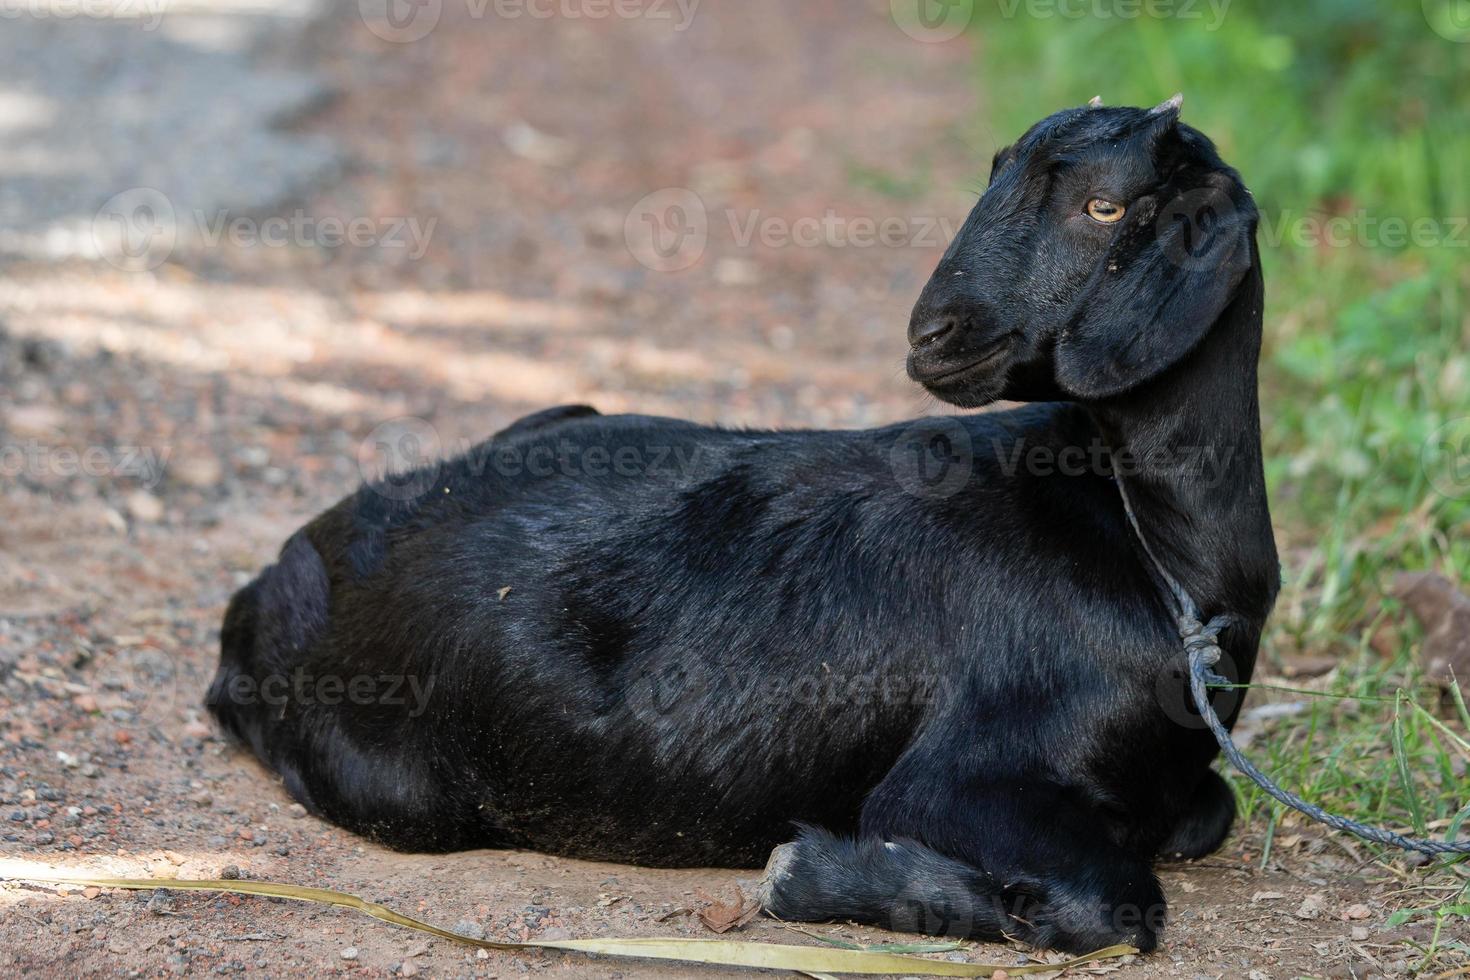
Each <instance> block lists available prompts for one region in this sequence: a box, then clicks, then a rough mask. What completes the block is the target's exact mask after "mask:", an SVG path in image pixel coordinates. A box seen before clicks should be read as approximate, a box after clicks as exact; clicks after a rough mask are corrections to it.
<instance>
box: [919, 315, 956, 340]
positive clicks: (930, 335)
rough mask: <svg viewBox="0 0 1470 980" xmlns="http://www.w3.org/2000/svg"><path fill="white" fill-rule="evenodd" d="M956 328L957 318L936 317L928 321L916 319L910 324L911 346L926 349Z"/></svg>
mask: <svg viewBox="0 0 1470 980" xmlns="http://www.w3.org/2000/svg"><path fill="white" fill-rule="evenodd" d="M954 328H955V318H954V317H952V316H935V317H930V318H929V319H927V320H923V319H915V320H914V321H912V322H911V323H910V324H909V345H910V346H911V347H926V346H928V345H929V344H932V343H934V342H935V341H936V340H939V339H940V338H942V337H943V336H944V335H945V334H947V333H949V332H950V331H951V330H953V329H954Z"/></svg>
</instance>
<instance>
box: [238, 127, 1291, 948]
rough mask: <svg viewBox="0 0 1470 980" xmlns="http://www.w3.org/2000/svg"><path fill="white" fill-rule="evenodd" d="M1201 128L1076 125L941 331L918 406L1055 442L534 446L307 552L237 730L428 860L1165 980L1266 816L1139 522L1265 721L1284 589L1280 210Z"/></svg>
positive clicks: (343, 809) (1031, 136) (294, 561)
mask: <svg viewBox="0 0 1470 980" xmlns="http://www.w3.org/2000/svg"><path fill="white" fill-rule="evenodd" d="M1178 112H1179V105H1178V101H1177V100H1171V101H1170V102H1167V103H1165V104H1164V105H1162V106H1160V107H1158V108H1157V109H1154V110H1142V109H1131V108H1104V107H1099V106H1091V107H1087V108H1081V109H1074V110H1068V111H1064V112H1059V113H1057V114H1055V115H1053V116H1051V117H1049V118H1047V119H1045V120H1043V121H1042V122H1040V123H1038V124H1037V125H1036V126H1034V127H1033V128H1032V129H1031V130H1030V131H1029V132H1027V133H1026V135H1025V136H1024V137H1022V139H1021V140H1020V141H1019V142H1018V143H1017V144H1016V145H1014V146H1012V147H1009V148H1007V149H1005V150H1003V151H1001V152H1000V153H999V154H998V155H997V156H996V158H995V162H994V167H993V171H992V174H991V178H990V186H989V189H988V190H987V191H986V192H985V194H984V196H983V197H982V198H981V200H980V201H979V203H978V204H977V205H976V207H975V209H974V211H973V212H972V213H971V215H970V217H969V219H968V221H966V223H965V225H964V227H963V229H962V231H961V233H960V234H959V236H958V237H957V239H956V241H955V242H954V243H953V245H952V246H951V247H950V249H949V250H948V252H947V253H946V254H945V255H944V257H943V259H942V260H941V262H940V263H939V267H938V269H937V270H936V272H935V273H934V277H933V279H932V280H931V281H930V282H929V284H928V286H927V287H926V288H925V289H924V292H923V295H922V296H921V298H920V299H919V302H918V305H917V308H916V309H915V311H914V316H913V322H912V325H911V327H910V330H909V334H910V339H911V341H912V344H913V351H912V353H911V355H910V360H909V373H910V375H911V376H912V377H913V378H914V379H915V380H917V381H919V382H921V383H922V384H923V385H924V386H925V387H926V388H928V389H929V390H930V391H931V392H933V393H934V394H935V395H937V396H938V397H940V398H942V399H944V400H945V401H948V402H950V403H953V404H955V405H959V406H964V407H973V406H979V405H984V404H986V403H989V402H992V401H994V400H997V399H1009V400H1015V401H1027V402H1036V403H1038V404H1032V405H1028V406H1024V407H1021V408H1017V409H1014V410H1011V411H1004V412H995V413H990V414H980V415H972V416H966V417H959V418H948V419H931V420H927V421H920V422H917V423H913V424H912V425H908V426H894V427H890V428H883V429H877V430H873V431H868V432H734V431H725V430H720V429H711V428H705V427H701V426H697V425H693V424H690V423H687V422H680V421H673V420H668V419H658V418H647V417H603V416H600V415H598V414H597V413H596V412H595V411H594V410H592V409H590V408H584V407H565V408H560V409H552V410H550V411H548V412H543V413H541V414H539V415H534V416H531V417H529V418H527V419H524V420H522V421H521V422H518V423H516V424H515V425H514V426H512V427H510V428H509V429H507V430H506V431H504V432H502V433H500V434H498V435H497V436H495V437H494V438H493V439H492V440H491V441H490V442H489V443H486V444H485V445H483V446H481V447H480V448H479V449H477V450H475V451H472V452H471V453H469V454H468V455H466V456H464V457H461V458H458V459H455V460H452V461H449V462H445V463H442V464H439V465H437V466H435V467H431V468H429V469H426V470H423V471H420V472H418V473H415V474H413V475H412V479H410V480H409V481H408V482H407V484H405V483H404V482H403V481H401V480H400V481H397V482H393V483H385V484H377V485H369V486H365V487H363V488H362V489H360V490H358V491H357V492H356V493H355V494H353V495H352V496H350V497H348V498H347V499H345V500H343V501H342V502H341V503H339V504H338V505H337V506H335V507H333V508H332V509H331V510H329V511H327V512H326V513H325V514H323V515H321V516H320V517H318V518H317V519H315V520H314V521H312V522H311V523H310V524H308V525H307V526H306V527H305V528H304V529H303V530H302V531H300V532H299V533H297V534H296V535H295V536H293V537H292V538H291V539H290V541H288V542H287V544H286V545H285V547H284V549H283V550H282V552H281V555H280V559H279V561H278V563H277V564H275V565H273V566H271V567H269V568H267V569H266V570H265V571H264V572H262V573H261V575H260V576H259V577H258V578H257V579H256V580H255V581H254V582H252V583H251V584H250V585H249V586H247V587H246V588H244V589H243V590H241V591H240V593H239V594H238V595H236V596H235V597H234V600H233V601H232V602H231V603H230V608H229V611H228V612H227V613H226V616H225V622H224V628H223V634H222V640H221V646H222V657H221V666H220V670H219V675H218V677H217V678H216V680H215V683H214V686H213V688H212V690H211V692H210V695H209V705H210V708H211V709H212V710H213V711H214V713H215V715H216V716H217V717H218V718H219V719H220V721H221V722H223V724H224V726H225V727H226V728H227V729H228V730H229V731H230V732H232V733H234V734H235V735H236V736H238V737H239V738H241V739H243V740H244V741H245V742H247V743H248V744H249V745H250V746H251V747H252V748H253V750H254V752H255V754H256V755H257V756H259V757H260V759H261V760H262V761H264V762H265V763H266V764H267V765H268V766H270V767H272V768H273V769H275V770H276V771H277V772H279V773H280V774H281V775H282V777H283V778H284V780H285V784H286V787H287V789H288V790H289V792H290V793H291V795H292V796H294V797H295V798H296V799H297V800H299V801H301V802H302V803H303V804H305V805H306V806H307V807H308V808H309V809H311V810H312V811H314V812H316V813H319V814H322V815H324V816H325V817H327V818H328V819H330V820H333V821H336V822H337V823H340V824H342V825H343V826H346V827H348V828H351V829H353V830H355V831H358V832H360V833H363V834H366V835H369V836H371V837H373V838H375V839H377V840H379V841H382V842H384V843H386V844H388V845H390V846H393V847H397V848H402V849H409V850H443V849H459V848H470V847H525V848H534V849H537V850H542V851H549V852H553V853H558V854H564V855H574V856H581V857H590V858H600V859H606V860H615V861H623V862H629V863H637V864H644V865H655V866H688V865H727V866H740V867H754V866H759V864H760V863H761V862H762V861H763V860H765V858H766V857H767V855H768V853H769V854H770V862H769V864H768V865H767V870H766V876H765V878H764V879H763V881H762V885H761V898H762V900H763V904H764V905H765V908H766V909H767V910H768V911H770V912H771V913H772V914H774V915H777V916H779V917H781V918H783V919H792V920H822V919H830V918H842V919H856V920H861V921H865V922H871V923H876V924H879V925H885V926H889V927H892V928H896V929H903V930H920V931H927V932H935V933H948V934H952V935H956V934H958V935H966V936H973V937H981V938H997V937H1000V936H1002V935H1008V936H1012V937H1016V938H1020V939H1023V940H1026V941H1028V942H1030V943H1033V944H1035V945H1039V946H1054V947H1060V948H1063V949H1068V950H1085V949H1092V948H1096V947H1099V946H1102V945H1106V944H1109V943H1113V942H1132V943H1134V944H1136V945H1138V946H1140V947H1142V948H1144V949H1150V948H1152V947H1153V946H1154V945H1155V944H1156V942H1157V933H1158V930H1159V929H1160V928H1161V925H1162V918H1163V910H1164V897H1163V894H1162V892H1161V891H1160V889H1159V885H1158V883H1157V881H1156V879H1155V877H1154V874H1153V871H1152V868H1151V864H1152V862H1153V861H1154V860H1155V859H1156V858H1158V857H1160V856H1184V857H1195V856H1199V855H1203V854H1205V853H1207V852H1209V851H1211V850H1213V849H1214V848H1216V847H1217V846H1218V845H1219V844H1220V843H1221V841H1222V840H1223V839H1224V837H1225V835H1226V833H1227V832H1228V830H1229V828H1230V824H1231V821H1232V819H1233V814H1234V803H1233V797H1232V795H1231V793H1230V791H1229V789H1228V787H1227V786H1226V784H1225V783H1224V781H1223V780H1222V779H1221V778H1220V777H1219V776H1218V775H1216V774H1215V773H1213V772H1212V771H1211V770H1210V768H1209V766H1210V762H1211V760H1212V759H1213V758H1214V756H1215V754H1216V748H1215V744H1214V742H1213V741H1212V740H1211V738H1210V736H1209V734H1208V733H1207V732H1205V731H1204V730H1203V729H1202V728H1201V726H1199V725H1198V724H1197V723H1196V722H1197V719H1196V718H1195V717H1194V716H1193V715H1192V714H1191V713H1190V711H1189V710H1188V709H1187V708H1186V705H1188V703H1189V702H1188V701H1187V696H1186V694H1185V689H1184V682H1183V676H1182V673H1181V671H1180V665H1181V663H1182V657H1181V655H1180V644H1179V640H1178V635H1177V633H1176V628H1175V624H1174V622H1173V621H1172V620H1171V617H1170V614H1169V612H1168V608H1167V606H1166V604H1165V602H1164V600H1163V599H1162V597H1161V594H1160V593H1159V591H1158V589H1157V588H1156V584H1155V581H1154V579H1153V577H1152V576H1153V572H1152V569H1151V566H1150V565H1149V564H1148V560H1147V558H1146V557H1145V552H1144V550H1143V548H1142V547H1141V545H1140V541H1139V539H1138V537H1137V536H1136V535H1135V534H1134V533H1133V532H1132V530H1131V529H1130V527H1129V524H1128V522H1127V521H1126V519H1125V514H1124V511H1123V509H1122V506H1121V504H1120V498H1119V487H1118V485H1117V483H1116V482H1115V480H1121V481H1122V482H1123V484H1124V485H1125V486H1126V487H1127V490H1128V493H1129V497H1130V499H1131V500H1132V502H1133V505H1134V507H1135V510H1136V512H1137V514H1138V517H1139V520H1140V523H1141V527H1142V533H1143V534H1144V535H1145V536H1146V538H1147V541H1148V544H1149V546H1150V547H1151V549H1152V551H1153V552H1154V553H1155V554H1156V555H1157V556H1158V558H1159V560H1160V561H1161V562H1162V563H1163V564H1164V565H1165V566H1166V567H1167V569H1168V570H1169V571H1170V572H1171V573H1172V574H1173V575H1174V576H1175V577H1177V578H1178V579H1179V580H1180V581H1182V582H1184V583H1185V584H1186V585H1187V587H1188V588H1189V589H1190V590H1191V592H1192V594H1193V596H1194V598H1195V599H1196V601H1197V602H1198V603H1199V605H1200V607H1201V609H1202V610H1203V612H1204V613H1205V614H1206V615H1207V616H1210V615H1214V614H1216V613H1219V612H1222V611H1226V610H1228V611H1230V612H1233V613H1236V614H1237V615H1238V616H1239V617H1240V621H1239V624H1238V625H1237V626H1235V627H1232V628H1231V629H1230V630H1229V631H1228V632H1227V633H1226V634H1225V636H1224V638H1223V647H1224V650H1225V653H1226V658H1227V660H1228V661H1231V663H1230V664H1229V666H1230V668H1231V669H1232V670H1233V672H1234V675H1235V677H1237V678H1238V679H1240V680H1247V679H1248V678H1249V676H1250V673H1251V667H1252V665H1253V662H1254V659H1255V654H1256V647H1257V643H1258V640H1259V637H1260V631H1261V627H1262V624H1263V623H1264V621H1265V618H1266V616H1267V614H1268V612H1269V611H1270V609H1271V605H1272V602H1273V601H1274V598H1275V594H1276V589H1277V583H1278V566H1277V561H1276V553H1275V547H1274V544H1273V541H1272V535H1271V524H1270V518H1269V514H1268V512H1267V505H1266V494H1265V486H1264V480H1263V477H1262V470H1261V455H1260V423H1259V419H1258V409H1257V396H1256V362H1257V357H1258V351H1259V346H1260V339H1261V304H1262V284H1261V276H1260V271H1259V266H1258V262H1257V253H1256V247H1255V227H1256V220H1257V217H1256V210H1255V207H1254V206H1253V204H1252V201H1251V197H1250V195H1249V193H1248V192H1247V191H1246V189H1245V188H1244V186H1242V184H1241V182H1240V179H1239V177H1238V175H1237V174H1236V173H1235V171H1233V170H1231V169H1230V168H1229V167H1227V166H1226V165H1225V164H1224V163H1222V162H1221V160H1220V158H1219V157H1218V155H1217V154H1216V151H1215V149H1214V147H1213V145H1212V144H1211V143H1210V141H1209V140H1208V139H1207V138H1206V137H1204V136H1203V135H1201V134H1200V133H1199V132H1198V131H1196V130H1194V129H1192V128H1190V127H1188V126H1185V125H1183V124H1181V123H1180V122H1179V120H1178ZM407 490H412V491H414V492H406V491H407ZM418 491H422V492H418ZM1220 700H1221V702H1222V703H1221V704H1220V705H1219V707H1220V710H1221V711H1222V714H1225V715H1227V721H1233V719H1234V715H1235V709H1236V708H1237V707H1238V701H1237V700H1227V696H1226V695H1221V698H1220ZM793 837H794V841H793V840H792V838H793ZM787 841H790V843H784V844H783V842H787ZM775 845H782V846H781V847H778V848H776V850H775V852H774V853H771V852H772V848H773V847H775Z"/></svg>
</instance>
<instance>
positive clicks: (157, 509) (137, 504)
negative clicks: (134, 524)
mask: <svg viewBox="0 0 1470 980" xmlns="http://www.w3.org/2000/svg"><path fill="white" fill-rule="evenodd" d="M124 506H126V507H127V510H128V513H129V514H131V515H132V517H133V520H135V521H142V522H143V523H145V524H156V523H158V522H159V521H160V520H162V519H163V501H162V500H159V499H158V498H157V497H155V496H154V495H153V494H151V493H149V492H148V491H147V490H134V491H133V492H132V493H130V494H128V499H127V500H126V501H124Z"/></svg>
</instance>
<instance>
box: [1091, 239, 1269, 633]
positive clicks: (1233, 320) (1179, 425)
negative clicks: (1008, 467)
mask: <svg viewBox="0 0 1470 980" xmlns="http://www.w3.org/2000/svg"><path fill="white" fill-rule="evenodd" d="M1252 259H1253V262H1252V267H1251V270H1250V271H1249V272H1248V273H1247V274H1246V275H1245V277H1244V278H1243V279H1242V280H1241V284H1240V286H1239V288H1238V289H1237V291H1236V293H1235V296H1234V297H1233V299H1232V300H1231V302H1230V304H1229V305H1228V306H1227V307H1226V308H1225V310H1224V312H1222V313H1221V314H1220V317H1219V319H1218V320H1217V321H1216V322H1215V324H1214V326H1213V327H1212V328H1211V329H1210V330H1209V332H1208V333H1207V334H1206V335H1205V337H1204V339H1203V340H1202V341H1201V342H1200V344H1199V345H1198V346H1197V347H1196V348H1195V349H1194V350H1193V351H1192V352H1191V353H1190V354H1189V355H1187V356H1186V357H1185V358H1184V359H1183V360H1182V361H1180V362H1179V363H1177V364H1176V365H1174V366H1173V367H1172V368H1170V369H1169V370H1168V371H1166V372H1164V373H1163V374H1162V375H1160V376H1159V377H1157V378H1154V379H1153V380H1151V381H1149V382H1147V383H1146V384H1144V385H1141V386H1139V387H1138V388H1136V389H1133V390H1131V391H1129V392H1126V393H1124V394H1122V395H1119V396H1117V397H1114V398H1110V399H1106V400H1103V401H1099V402H1094V403H1090V404H1088V405H1087V409H1088V411H1089V413H1090V414H1091V415H1092V418H1093V421H1094V422H1095V423H1096V425H1097V427H1098V429H1099V430H1100V432H1101V434H1102V437H1103V440H1104V442H1105V444H1106V446H1107V448H1108V450H1109V452H1110V453H1111V454H1112V457H1113V471H1114V474H1115V475H1116V477H1117V479H1118V480H1120V481H1122V482H1123V484H1124V487H1125V489H1126V490H1127V493H1128V497H1129V500H1130V501H1131V502H1132V505H1133V508H1134V512H1135V514H1136V516H1137V518H1138V522H1139V527H1140V533H1141V534H1142V535H1143V536H1144V538H1145V540H1146V542H1147V545H1148V547H1149V549H1150V550H1151V551H1152V552H1153V554H1154V555H1155V556H1156V557H1157V559H1158V560H1159V561H1160V562H1161V563H1162V564H1163V565H1164V567H1165V569H1166V570H1167V571H1168V572H1169V573H1170V574H1171V575H1173V576H1174V577H1175V578H1176V579H1177V580H1178V581H1179V583H1180V584H1181V585H1182V586H1183V587H1184V588H1185V590H1186V591H1188V592H1189V594H1190V595H1191V596H1192V597H1193V598H1194V600H1195V602H1196V603H1197V604H1198V605H1199V607H1200V610H1201V612H1202V613H1203V614H1204V615H1205V616H1206V617H1210V616H1214V615H1216V614H1219V613H1222V612H1233V613H1235V614H1237V615H1240V616H1244V617H1245V618H1246V619H1248V620H1251V621H1253V622H1255V623H1256V624H1257V625H1259V623H1260V622H1262V621H1264V619H1265V617H1266V615H1267V614H1268V613H1269V612H1270V608H1271V604H1272V602H1273V601H1274V599H1275V595H1276V591H1277V587H1278V583H1279V577H1280V571H1279V566H1278V564H1277V557H1276V547H1275V543H1274V539H1273V536H1272V532H1271V514H1270V510H1269V507H1268V504H1267V500H1266V480H1265V473H1264V471H1263V468H1262V461H1261V419H1260V400H1259V396H1258V394H1257V390H1256V365H1257V359H1258V358H1259V355H1260V347H1261V318H1262V307H1263V300H1264V288H1263V285H1262V281H1261V273H1260V265H1259V257H1258V256H1257V255H1255V254H1254V251H1253V254H1252ZM1140 553H1141V552H1140ZM1144 560H1147V559H1144Z"/></svg>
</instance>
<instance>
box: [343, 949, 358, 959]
mask: <svg viewBox="0 0 1470 980" xmlns="http://www.w3.org/2000/svg"><path fill="white" fill-rule="evenodd" d="M342 958H343V959H344V960H355V959H357V947H356V946H348V947H347V948H346V949H344V950H342Z"/></svg>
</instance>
